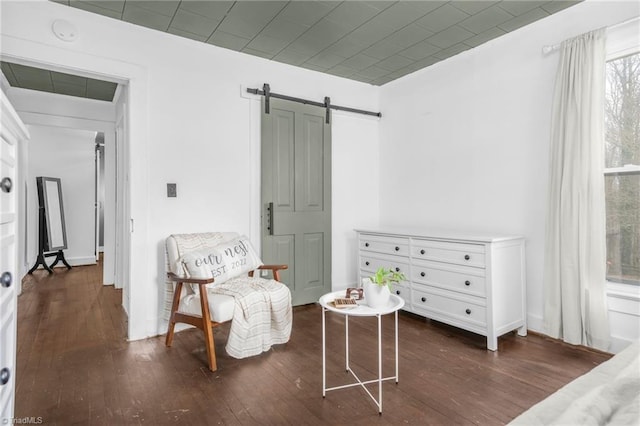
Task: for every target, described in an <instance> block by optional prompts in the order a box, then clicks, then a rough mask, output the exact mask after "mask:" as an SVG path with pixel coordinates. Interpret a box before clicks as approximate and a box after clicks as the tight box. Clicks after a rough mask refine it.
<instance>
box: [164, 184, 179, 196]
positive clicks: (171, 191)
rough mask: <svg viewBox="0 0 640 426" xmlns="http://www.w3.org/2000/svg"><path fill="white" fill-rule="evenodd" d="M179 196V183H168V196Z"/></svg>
mask: <svg viewBox="0 0 640 426" xmlns="http://www.w3.org/2000/svg"><path fill="white" fill-rule="evenodd" d="M177 196H178V189H177V184H175V183H168V184H167V197H177Z"/></svg>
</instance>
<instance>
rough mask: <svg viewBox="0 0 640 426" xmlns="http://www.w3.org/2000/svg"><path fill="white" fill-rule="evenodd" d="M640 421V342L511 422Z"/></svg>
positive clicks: (542, 423)
mask: <svg viewBox="0 0 640 426" xmlns="http://www.w3.org/2000/svg"><path fill="white" fill-rule="evenodd" d="M638 424H640V344H638V343H637V342H636V343H634V344H632V345H631V346H630V347H628V348H626V349H625V350H624V351H622V352H620V353H619V354H617V355H616V356H614V357H613V358H611V359H610V360H608V361H606V362H604V363H602V364H600V365H599V366H597V367H596V368H594V369H593V370H591V371H590V372H588V373H587V374H585V375H583V376H580V377H578V378H577V379H575V380H574V381H572V382H571V383H569V384H568V385H566V386H565V387H563V388H561V389H560V390H558V391H557V392H556V393H554V394H552V395H551V396H549V397H548V398H546V399H544V400H542V401H541V402H539V403H538V404H536V405H534V406H533V407H531V408H530V409H529V410H527V411H525V412H524V413H523V414H521V415H520V416H518V417H517V418H516V419H515V420H513V422H511V423H510V425H527V426H535V425H581V426H582V425H638Z"/></svg>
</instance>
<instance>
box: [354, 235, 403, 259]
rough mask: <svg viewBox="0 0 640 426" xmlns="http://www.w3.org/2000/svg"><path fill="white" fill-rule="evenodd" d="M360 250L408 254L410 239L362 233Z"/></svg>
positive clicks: (400, 254)
mask: <svg viewBox="0 0 640 426" xmlns="http://www.w3.org/2000/svg"><path fill="white" fill-rule="evenodd" d="M360 250H362V251H372V252H377V253H385V254H394V255H398V256H408V255H409V239H408V238H401V237H381V236H376V235H368V234H362V235H360Z"/></svg>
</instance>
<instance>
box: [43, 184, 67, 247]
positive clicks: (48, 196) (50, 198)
mask: <svg viewBox="0 0 640 426" xmlns="http://www.w3.org/2000/svg"><path fill="white" fill-rule="evenodd" d="M48 182H53V183H54V184H55V188H56V191H55V192H56V193H52V192H53V191H50V190H49V189H48V187H49V185H47V183H48ZM38 196H39V198H40V196H41V197H42V198H41V199H40V200H39V201H40V208H44V213H45V222H46V228H47V234H46V235H47V239H46V241H45V251H56V250H64V249H66V248H67V229H66V226H65V222H64V208H63V206H62V185H61V183H60V178H51V177H38ZM56 201H57V203H58V206H59V207H60V209H59V211H51V208H50V204H51V203H55V202H56ZM57 215H59V218H60V221H59V222H60V223H59V224H55V223H54V221H53V220H52V219H54V218H55V219H57V217H56V216H57ZM55 222H57V221H55ZM53 226H55V227H56V229H55V230H52V227H53ZM52 231H57V233H56V234H60V233H61V234H62V244H61V245H56V246H54V245H52V236H53V234H54V232H52Z"/></svg>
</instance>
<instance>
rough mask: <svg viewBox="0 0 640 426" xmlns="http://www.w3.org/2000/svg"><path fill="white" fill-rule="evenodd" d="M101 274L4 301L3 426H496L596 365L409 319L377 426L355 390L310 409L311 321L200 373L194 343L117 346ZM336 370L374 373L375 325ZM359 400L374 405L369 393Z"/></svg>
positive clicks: (508, 339)
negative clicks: (6, 423)
mask: <svg viewBox="0 0 640 426" xmlns="http://www.w3.org/2000/svg"><path fill="white" fill-rule="evenodd" d="M101 279H102V270H101V265H98V266H85V267H74V268H73V269H72V270H69V271H67V270H66V269H58V268H56V270H55V272H54V273H53V274H51V275H49V274H47V273H46V272H44V271H36V272H35V273H34V274H33V275H32V276H27V277H26V278H25V279H24V280H23V294H22V295H21V296H20V297H19V299H18V342H17V364H18V365H17V387H16V417H30V416H41V417H42V418H43V421H44V423H46V424H61V425H63V424H64V425H67V424H96V425H102V424H105V425H114V424H118V425H119V424H132V425H135V424H154V425H163V424H176V423H178V424H224V425H257V424H260V425H287V424H291V425H298V424H305V425H326V424H354V425H397V424H405V423H406V424H430V425H451V424H457V425H472V424H473V425H478V424H480V425H499V424H505V423H507V422H509V420H511V419H513V418H514V417H516V416H517V415H518V414H520V413H521V412H522V411H524V410H525V409H527V408H528V407H530V406H531V405H533V404H534V403H536V402H538V401H540V400H541V399H543V398H544V397H546V396H547V395H549V394H551V393H552V392H553V391H555V390H557V389H558V388H560V387H561V386H563V385H564V384H566V383H568V382H569V381H571V380H572V379H573V378H575V377H578V376H580V375H581V374H583V373H585V372H587V371H589V370H590V369H592V368H593V367H595V366H596V365H598V364H600V363H601V362H603V361H605V360H607V359H608V358H609V357H610V356H609V355H607V354H603V353H599V352H596V351H589V350H584V349H581V348H575V347H571V346H569V345H566V344H563V343H560V342H557V341H555V340H552V339H548V338H545V337H543V336H538V335H535V334H534V335H529V336H528V337H526V338H522V337H518V336H517V335H515V334H508V335H506V336H503V337H501V338H500V339H499V341H498V348H499V350H498V351H497V352H491V351H487V350H486V348H485V345H486V342H485V338H484V337H482V336H479V335H476V334H473V333H469V332H465V331H462V330H459V329H456V328H454V327H450V326H447V325H444V324H441V323H437V322H435V321H429V320H426V319H424V318H422V317H419V316H417V315H413V314H409V313H401V314H400V315H399V339H400V359H399V364H400V371H399V377H400V381H399V384H395V383H394V382H393V381H389V382H385V383H384V384H383V415H382V416H380V415H378V413H377V408H376V406H375V405H374V404H373V402H372V401H371V400H370V399H369V397H368V396H367V395H366V393H365V392H364V391H363V390H362V389H360V388H359V387H353V388H348V389H342V390H336V391H332V392H328V393H327V396H326V398H322V358H321V354H322V340H321V332H322V329H321V310H320V307H319V306H318V305H306V306H301V307H297V308H295V309H294V321H293V324H294V325H293V331H292V335H291V340H290V341H289V342H288V343H287V344H284V345H278V346H276V347H274V348H273V349H272V350H271V351H269V352H267V353H264V354H262V355H260V356H256V357H252V358H247V359H242V360H238V359H234V358H231V357H230V356H229V355H227V354H226V352H225V349H224V347H225V342H226V339H227V337H228V334H229V324H223V325H222V326H220V327H218V328H216V330H215V346H216V353H217V354H218V371H216V372H213V373H212V372H210V371H209V370H208V368H207V358H206V351H205V347H204V339H203V336H202V333H201V332H200V331H199V330H195V329H190V330H185V331H182V332H179V333H177V334H176V335H175V339H174V343H173V346H172V347H171V348H167V347H165V345H164V337H163V336H159V337H153V338H149V339H145V340H140V341H134V342H127V340H126V330H127V317H126V314H125V313H124V311H123V309H122V306H121V303H122V290H120V289H115V288H113V287H112V286H102V285H101ZM349 325H350V329H349V330H350V336H351V340H350V361H351V367H352V369H353V370H354V371H356V373H357V374H358V375H359V376H361V377H365V378H373V377H374V376H375V375H376V374H377V351H376V348H377V322H376V321H375V319H373V318H351V319H350V323H349ZM382 330H383V350H384V357H383V360H384V374H385V375H389V376H390V375H393V363H394V351H393V349H394V343H393V342H394V340H393V336H394V323H393V317H392V316H389V317H385V318H384V320H383V325H382ZM344 353H345V341H344V317H342V316H339V315H331V314H328V315H327V382H328V385H329V386H335V385H338V384H343V383H350V382H351V380H352V378H351V376H350V375H349V374H348V373H346V372H345V361H344ZM369 390H370V391H371V392H372V393H373V394H374V395H377V387H376V386H375V385H371V386H370V387H369Z"/></svg>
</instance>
